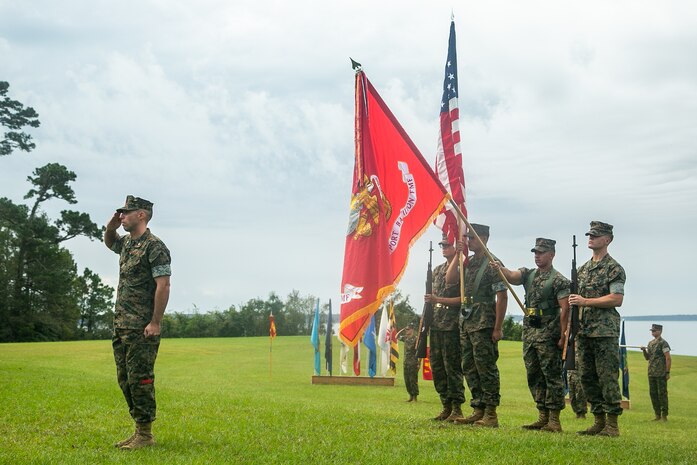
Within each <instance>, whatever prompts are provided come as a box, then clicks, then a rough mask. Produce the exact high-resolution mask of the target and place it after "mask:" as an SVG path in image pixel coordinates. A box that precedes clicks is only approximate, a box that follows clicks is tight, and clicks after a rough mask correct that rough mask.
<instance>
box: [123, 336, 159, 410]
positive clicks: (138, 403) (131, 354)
mask: <svg viewBox="0 0 697 465" xmlns="http://www.w3.org/2000/svg"><path fill="white" fill-rule="evenodd" d="M111 345H112V348H113V349H114V361H115V362H116V378H117V380H118V382H119V387H120V388H121V391H122V392H123V396H124V397H125V398H126V403H127V404H128V410H129V412H130V414H131V417H133V420H135V422H136V423H150V422H152V421H153V420H155V410H156V405H155V371H154V370H155V359H156V358H157V350H158V349H159V347H160V336H152V337H148V338H146V337H145V336H144V335H143V331H142V330H125V329H116V330H114V334H113V337H112V340H111Z"/></svg>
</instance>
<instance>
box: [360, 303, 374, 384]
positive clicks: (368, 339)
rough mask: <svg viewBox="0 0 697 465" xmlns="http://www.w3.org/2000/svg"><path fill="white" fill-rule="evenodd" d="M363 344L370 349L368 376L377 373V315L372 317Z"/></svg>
mask: <svg viewBox="0 0 697 465" xmlns="http://www.w3.org/2000/svg"><path fill="white" fill-rule="evenodd" d="M363 344H365V346H366V347H367V348H368V351H369V353H368V376H370V377H371V378H372V377H374V376H375V373H376V372H377V346H376V345H375V315H374V314H373V315H371V316H370V324H368V328H367V329H366V330H365V334H364V335H363Z"/></svg>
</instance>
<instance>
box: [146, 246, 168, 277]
mask: <svg viewBox="0 0 697 465" xmlns="http://www.w3.org/2000/svg"><path fill="white" fill-rule="evenodd" d="M148 262H149V263H150V266H151V268H152V277H153V278H157V277H159V276H171V275H172V267H171V264H172V259H171V257H170V255H169V249H168V248H167V246H166V245H165V244H164V243H163V242H162V241H154V242H153V243H152V244H151V245H150V247H149V249H148Z"/></svg>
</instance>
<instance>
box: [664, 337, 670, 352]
mask: <svg viewBox="0 0 697 465" xmlns="http://www.w3.org/2000/svg"><path fill="white" fill-rule="evenodd" d="M668 352H670V345H668V341H666V340H665V339H664V340H663V353H664V354H665V353H668Z"/></svg>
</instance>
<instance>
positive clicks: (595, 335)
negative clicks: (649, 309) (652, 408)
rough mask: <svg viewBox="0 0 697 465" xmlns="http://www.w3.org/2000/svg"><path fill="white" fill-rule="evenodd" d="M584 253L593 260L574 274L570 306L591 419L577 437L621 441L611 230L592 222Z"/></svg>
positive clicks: (617, 276)
mask: <svg viewBox="0 0 697 465" xmlns="http://www.w3.org/2000/svg"><path fill="white" fill-rule="evenodd" d="M586 236H588V248H589V249H591V250H592V251H593V257H592V258H591V259H590V260H588V261H587V262H586V263H584V264H583V266H581V268H579V270H578V294H571V295H570V296H569V304H570V305H577V306H578V308H579V327H578V333H577V334H576V354H577V357H578V362H579V364H578V367H577V368H578V370H579V374H580V376H581V385H582V386H583V392H585V393H586V397H587V398H588V402H590V404H591V412H592V413H593V416H594V418H595V421H594V423H593V425H592V426H590V427H589V428H588V429H586V430H584V431H579V432H578V433H579V434H584V435H596V434H597V435H601V436H619V435H620V430H619V425H618V423H617V421H618V417H619V416H620V415H622V405H621V401H622V393H621V392H620V385H619V380H618V378H619V372H620V350H619V337H620V314H619V313H618V312H617V310H616V307H619V306H621V305H622V301H623V299H624V283H625V281H626V276H625V273H624V268H622V266H621V265H620V264H619V263H617V261H615V259H614V258H612V257H611V256H610V254H609V253H608V251H607V248H608V245H610V243H611V242H612V240H613V238H614V236H613V234H612V225H611V224H607V223H602V222H600V221H591V224H590V231H588V232H587V233H586Z"/></svg>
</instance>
